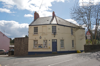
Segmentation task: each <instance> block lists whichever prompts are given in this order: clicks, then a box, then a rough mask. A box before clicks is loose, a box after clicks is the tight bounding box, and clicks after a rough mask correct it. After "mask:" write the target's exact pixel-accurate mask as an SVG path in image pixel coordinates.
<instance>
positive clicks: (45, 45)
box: [43, 40, 47, 48]
mask: <svg viewBox="0 0 100 66" xmlns="http://www.w3.org/2000/svg"><path fill="white" fill-rule="evenodd" d="M43 47H44V48H47V40H43Z"/></svg>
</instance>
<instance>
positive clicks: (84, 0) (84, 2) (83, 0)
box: [79, 0, 100, 6]
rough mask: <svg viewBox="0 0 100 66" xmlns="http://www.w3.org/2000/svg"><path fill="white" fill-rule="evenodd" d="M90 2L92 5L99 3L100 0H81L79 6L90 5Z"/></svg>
mask: <svg viewBox="0 0 100 66" xmlns="http://www.w3.org/2000/svg"><path fill="white" fill-rule="evenodd" d="M89 2H91V4H90V5H97V4H98V3H100V0H79V6H88V5H89Z"/></svg>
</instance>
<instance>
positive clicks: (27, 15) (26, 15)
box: [24, 14, 33, 17]
mask: <svg viewBox="0 0 100 66" xmlns="http://www.w3.org/2000/svg"><path fill="white" fill-rule="evenodd" d="M24 17H33V15H32V14H25V15H24Z"/></svg>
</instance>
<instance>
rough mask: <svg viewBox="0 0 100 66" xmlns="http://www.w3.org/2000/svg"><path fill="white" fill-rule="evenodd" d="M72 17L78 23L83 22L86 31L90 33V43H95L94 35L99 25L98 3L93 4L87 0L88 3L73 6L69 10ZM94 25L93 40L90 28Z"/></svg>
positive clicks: (99, 6)
mask: <svg viewBox="0 0 100 66" xmlns="http://www.w3.org/2000/svg"><path fill="white" fill-rule="evenodd" d="M71 15H72V18H73V19H74V20H76V21H77V22H78V23H79V24H80V25H83V24H85V25H86V27H87V29H88V31H89V32H90V34H91V40H92V44H96V35H97V30H98V26H99V19H100V4H97V5H93V3H91V2H89V4H88V5H85V6H76V7H73V9H72V12H71ZM94 25H95V41H94V40H93V37H92V36H93V33H92V29H93V26H94Z"/></svg>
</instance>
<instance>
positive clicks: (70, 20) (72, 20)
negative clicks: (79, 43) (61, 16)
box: [65, 19, 79, 25]
mask: <svg viewBox="0 0 100 66" xmlns="http://www.w3.org/2000/svg"><path fill="white" fill-rule="evenodd" d="M65 20H67V21H69V22H71V23H73V24H76V25H79V24H78V23H77V22H76V21H75V20H74V19H65Z"/></svg>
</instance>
